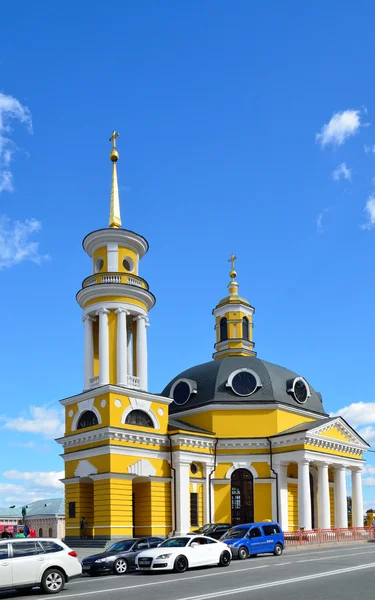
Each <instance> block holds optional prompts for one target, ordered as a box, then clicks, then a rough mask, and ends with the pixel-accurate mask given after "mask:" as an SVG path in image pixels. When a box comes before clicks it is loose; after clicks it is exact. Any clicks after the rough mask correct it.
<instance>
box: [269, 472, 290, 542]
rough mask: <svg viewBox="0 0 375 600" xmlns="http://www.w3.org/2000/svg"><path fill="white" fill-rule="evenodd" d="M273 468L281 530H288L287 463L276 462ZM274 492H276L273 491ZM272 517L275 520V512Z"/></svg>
mask: <svg viewBox="0 0 375 600" xmlns="http://www.w3.org/2000/svg"><path fill="white" fill-rule="evenodd" d="M273 470H274V471H275V472H276V473H277V481H278V492H279V495H278V498H277V502H278V505H279V523H280V526H281V529H282V530H283V531H288V528H289V523H288V480H287V470H288V467H287V465H282V464H276V465H274V466H273ZM275 493H276V492H275ZM272 518H273V519H274V520H275V521H276V519H277V514H276V515H272Z"/></svg>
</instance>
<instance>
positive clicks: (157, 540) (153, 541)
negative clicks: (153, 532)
mask: <svg viewBox="0 0 375 600" xmlns="http://www.w3.org/2000/svg"><path fill="white" fill-rule="evenodd" d="M148 541H149V544H150V548H155V547H156V546H158V545H159V544H161V543H162V541H163V540H162V539H161V538H150V539H149V540H148Z"/></svg>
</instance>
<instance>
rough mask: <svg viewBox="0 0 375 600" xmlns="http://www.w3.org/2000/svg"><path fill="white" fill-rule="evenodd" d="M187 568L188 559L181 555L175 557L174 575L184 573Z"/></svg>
mask: <svg viewBox="0 0 375 600" xmlns="http://www.w3.org/2000/svg"><path fill="white" fill-rule="evenodd" d="M188 566H189V563H188V559H187V558H186V556H184V555H183V554H181V555H180V556H177V558H176V560H175V561H174V567H173V570H174V571H175V572H176V573H185V571H186V569H187V568H188Z"/></svg>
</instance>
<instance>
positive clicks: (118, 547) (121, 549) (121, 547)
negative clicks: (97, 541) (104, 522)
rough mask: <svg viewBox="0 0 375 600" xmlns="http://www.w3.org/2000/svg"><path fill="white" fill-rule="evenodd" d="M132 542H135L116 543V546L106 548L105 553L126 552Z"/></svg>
mask: <svg viewBox="0 0 375 600" xmlns="http://www.w3.org/2000/svg"><path fill="white" fill-rule="evenodd" d="M134 542H135V540H128V541H126V542H116V544H113V545H112V546H110V547H109V548H107V550H106V552H126V551H127V550H130V548H131V547H132V546H133V544H134Z"/></svg>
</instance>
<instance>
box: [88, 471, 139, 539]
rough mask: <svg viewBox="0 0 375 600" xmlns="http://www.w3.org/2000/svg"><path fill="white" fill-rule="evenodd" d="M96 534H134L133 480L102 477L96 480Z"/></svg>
mask: <svg viewBox="0 0 375 600" xmlns="http://www.w3.org/2000/svg"><path fill="white" fill-rule="evenodd" d="M94 521H95V526H94V535H95V536H96V537H98V536H111V537H113V536H132V535H133V511H132V481H131V480H130V479H101V480H95V481H94Z"/></svg>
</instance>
